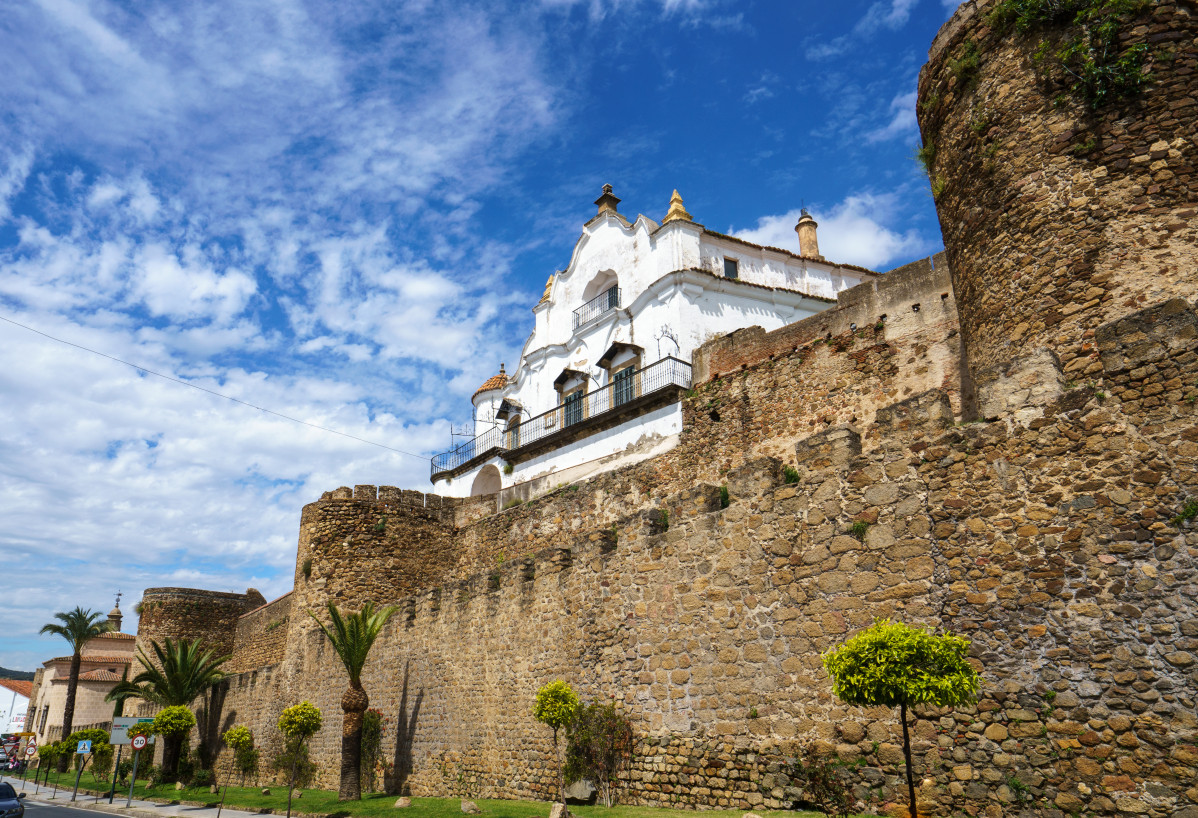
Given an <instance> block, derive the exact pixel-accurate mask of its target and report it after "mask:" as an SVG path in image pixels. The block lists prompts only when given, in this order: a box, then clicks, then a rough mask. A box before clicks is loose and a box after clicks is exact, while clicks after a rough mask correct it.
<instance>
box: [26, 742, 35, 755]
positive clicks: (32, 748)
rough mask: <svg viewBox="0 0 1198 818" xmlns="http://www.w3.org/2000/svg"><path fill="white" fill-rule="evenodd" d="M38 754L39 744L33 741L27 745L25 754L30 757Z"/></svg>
mask: <svg viewBox="0 0 1198 818" xmlns="http://www.w3.org/2000/svg"><path fill="white" fill-rule="evenodd" d="M36 754H37V744H36V743H34V742H32V741H31V742H29V744H28V745H27V746H26V747H25V755H26V756H27V757H28V758H33V757H34V756H35V755H36Z"/></svg>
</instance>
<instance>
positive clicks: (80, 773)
mask: <svg viewBox="0 0 1198 818" xmlns="http://www.w3.org/2000/svg"><path fill="white" fill-rule="evenodd" d="M77 755H83V754H82V753H78V754H77ZM86 766H87V759H86V758H85V759H83V763H82V764H80V765H79V769H78V770H76V771H75V791H74V792H73V793H71V800H72V801H74V800H75V796H77V795H78V794H79V779H80V778H83V768H84V767H86Z"/></svg>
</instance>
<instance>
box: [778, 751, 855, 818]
mask: <svg viewBox="0 0 1198 818" xmlns="http://www.w3.org/2000/svg"><path fill="white" fill-rule="evenodd" d="M842 768H843V765H842V764H841V763H840V762H839V761H833V760H832V759H830V758H828V757H827V756H822V755H820V754H819V753H818V752H817V751H816V748H815V745H814V744H808V745H807V747H806V748H805V749H804V750H803V755H802V756H801V757H800V758H796V759H794V761H792V762H791V763H790V765H789V766H788V767H787V773H788V774H789V775H790V779H791V781H792V782H794V783H795V784H797V785H798V786H800V787H802V788H803V793H804V795H806V797H807V800H808V801H810V802H811V803H812V804H814V805H815V806H816V808H817V809H819V810H820V811H821V812H823V813H824V814H826V815H835V816H836V818H847V816H848V815H849V811H850V809H851V808H852V805H853V795H852V791H851V790H850V789H849V786H848V784H847V783H845V780H844V778H843V777H841V769H842Z"/></svg>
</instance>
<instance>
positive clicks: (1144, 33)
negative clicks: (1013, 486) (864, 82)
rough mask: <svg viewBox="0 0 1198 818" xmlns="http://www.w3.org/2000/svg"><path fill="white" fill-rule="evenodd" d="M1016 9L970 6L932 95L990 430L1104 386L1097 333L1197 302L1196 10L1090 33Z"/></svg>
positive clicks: (927, 136) (970, 341) (937, 51)
mask: <svg viewBox="0 0 1198 818" xmlns="http://www.w3.org/2000/svg"><path fill="white" fill-rule="evenodd" d="M1014 5H1015V4H1012V3H1003V2H1001V0H982V2H967V3H965V4H963V5H962V6H961V7H960V9H959V10H958V11H957V12H956V14H954V15H953V17H952V19H951V20H949V21H948V22H947V23H945V25H944V27H943V28H942V29H941V30H940V33H939V34H938V35H937V37H936V39H935V41H934V42H933V44H932V48H931V51H930V52H929V57H928V63H927V65H925V66H924V68H923V70H922V72H921V73H920V78H919V96H918V99H919V101H918V116H919V125H920V130H921V132H922V135H923V146H924V147H923V150H922V151H921V159H923V160H924V163H925V165H926V166H927V167H928V171H929V173H928V175H929V177H930V179H931V184H932V192H933V195H934V196H935V198H936V209H937V211H938V213H939V216H940V225H941V229H942V231H943V235H944V245H945V250H946V252H947V254H948V259H949V264H950V267H951V269H952V278H953V286H954V289H955V290H956V295H957V300H958V304H959V309H960V315H961V329H962V334H963V337H964V342H965V350H966V354H967V356H968V363H969V368H970V373H971V375H972V377H973V379H974V381H975V383H976V386H977V391H978V398H977V406H976V407H975V408H976V411H977V412H978V413H979V414H981V415H983V416H994V415H999V414H1002V413H1003V412H1005V411H1016V412H1018V410H1019V409H1020V407H1026V406H1035V405H1038V404H1044V403H1047V402H1049V401H1051V400H1052V399H1053V398H1054V397H1055V395H1056V394H1057V392H1058V391H1059V389H1060V388H1061V387H1062V386H1063V385H1065V384H1066V383H1068V382H1070V381H1075V382H1083V381H1087V380H1090V379H1094V378H1097V377H1100V376H1101V366H1100V365H1099V363H1098V360H1097V353H1096V351H1095V347H1094V342H1093V335H1094V329H1095V328H1096V327H1097V326H1099V325H1101V324H1105V323H1107V322H1109V321H1112V320H1115V319H1117V318H1119V317H1121V316H1123V315H1126V314H1128V313H1131V312H1135V311H1137V310H1140V309H1142V308H1144V307H1145V306H1147V305H1149V304H1153V303H1157V302H1160V301H1163V300H1165V299H1167V298H1170V297H1173V296H1181V297H1183V298H1186V299H1187V300H1189V299H1192V298H1193V297H1194V293H1195V292H1196V291H1198V174H1195V164H1196V163H1198V144H1196V143H1195V140H1194V134H1195V133H1198V121H1196V120H1198V104H1196V103H1195V98H1194V97H1195V95H1194V93H1193V91H1194V77H1195V73H1194V72H1195V68H1198V46H1196V43H1198V15H1195V14H1194V13H1193V6H1192V5H1187V4H1185V3H1178V2H1170V1H1169V0H1162V1H1161V2H1152V3H1146V4H1144V6H1143V8H1142V10H1140V11H1139V12H1136V13H1134V14H1130V15H1125V16H1123V17H1115V16H1112V17H1109V18H1105V19H1108V20H1109V22H1110V23H1111V25H1110V26H1107V27H1105V28H1102V27H1100V26H1097V25H1095V24H1093V22H1092V23H1091V25H1090V26H1089V28H1088V29H1085V30H1083V29H1082V27H1081V26H1079V25H1077V24H1076V23H1075V22H1074V20H1075V18H1074V15H1073V13H1072V12H1071V13H1070V14H1069V15H1068V16H1066V17H1063V18H1061V19H1059V20H1049V21H1038V20H1033V19H1028V18H1020V17H1019V16H1018V12H1017V11H1016V10H1015V9H1014V8H1013V7H1014ZM1021 5H1023V6H1024V7H1028V4H1021ZM1083 5H1085V6H1086V8H1087V9H1088V10H1089V12H1091V13H1093V14H1096V15H1100V16H1101V15H1103V14H1109V13H1110V12H1107V11H1106V10H1104V9H1103V8H1102V4H1101V3H1100V2H1098V0H1092V2H1089V3H1083ZM1107 5H1111V4H1107ZM1091 7H1092V8H1091ZM1083 11H1086V10H1083ZM1100 29H1101V31H1103V32H1109V36H1108V38H1107V39H1106V40H1101V39H1100V38H1101V37H1102V36H1104V35H1103V34H1101V33H1095V32H1097V31H1099V30H1100ZM1071 48H1072V49H1073V50H1072V51H1071V50H1070V49H1071ZM1101 53H1106V54H1108V55H1110V58H1109V59H1108V60H1107V61H1105V62H1104V61H1103V59H1102V58H1095V57H1094V56H1093V55H1094V54H1101ZM1087 59H1089V60H1090V62H1089V63H1087V62H1086V60H1087Z"/></svg>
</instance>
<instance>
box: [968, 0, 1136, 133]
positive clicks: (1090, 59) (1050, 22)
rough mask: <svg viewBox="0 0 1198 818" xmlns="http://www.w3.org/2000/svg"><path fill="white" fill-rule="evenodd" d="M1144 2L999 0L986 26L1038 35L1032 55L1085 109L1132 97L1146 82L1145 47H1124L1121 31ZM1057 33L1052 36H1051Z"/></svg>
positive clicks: (1129, 0) (1092, 108)
mask: <svg viewBox="0 0 1198 818" xmlns="http://www.w3.org/2000/svg"><path fill="white" fill-rule="evenodd" d="M1148 5H1149V4H1148V2H1147V0H1001V2H1000V3H999V4H998V5H997V6H996V7H995V8H994V10H993V11H992V12H991V16H990V22H991V24H992V25H993V26H995V28H997V29H998V30H1000V31H1009V30H1011V29H1014V30H1016V31H1019V32H1021V33H1025V34H1032V33H1040V34H1043V35H1044V37H1043V39H1041V40H1040V44H1039V46H1038V47H1037V48H1036V51H1035V53H1034V55H1033V58H1034V60H1035V61H1036V63H1037V64H1038V65H1040V66H1043V67H1044V68H1046V69H1047V70H1049V71H1051V72H1053V73H1055V74H1056V75H1057V77H1058V78H1059V79H1060V80H1061V81H1062V82H1064V83H1065V84H1066V85H1067V86H1068V88H1069V90H1070V91H1071V92H1072V93H1073V94H1075V95H1077V96H1080V97H1081V99H1082V100H1083V101H1084V102H1085V103H1086V105H1087V107H1089V108H1090V110H1092V111H1093V110H1097V109H1099V108H1102V107H1103V106H1105V105H1107V104H1109V103H1111V102H1114V101H1116V100H1119V99H1126V98H1128V97H1134V96H1137V95H1139V94H1140V93H1142V92H1143V90H1144V88H1145V86H1147V85H1148V84H1149V83H1150V82H1151V72H1150V71H1149V69H1148V68H1147V67H1146V66H1145V64H1144V63H1145V60H1146V58H1147V56H1148V50H1149V49H1148V46H1147V45H1146V44H1144V43H1135V44H1133V45H1128V46H1126V47H1125V46H1123V45H1122V44H1121V42H1120V33H1121V32H1122V31H1123V30H1124V29H1125V28H1126V26H1127V24H1128V23H1130V22H1131V20H1132V19H1133V18H1135V17H1136V16H1137V15H1139V14H1140V13H1142V12H1143V11H1144V10H1145V9H1146V8H1147V7H1148ZM1054 31H1059V32H1060V34H1059V35H1057V36H1051V35H1052V32H1054Z"/></svg>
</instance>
